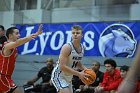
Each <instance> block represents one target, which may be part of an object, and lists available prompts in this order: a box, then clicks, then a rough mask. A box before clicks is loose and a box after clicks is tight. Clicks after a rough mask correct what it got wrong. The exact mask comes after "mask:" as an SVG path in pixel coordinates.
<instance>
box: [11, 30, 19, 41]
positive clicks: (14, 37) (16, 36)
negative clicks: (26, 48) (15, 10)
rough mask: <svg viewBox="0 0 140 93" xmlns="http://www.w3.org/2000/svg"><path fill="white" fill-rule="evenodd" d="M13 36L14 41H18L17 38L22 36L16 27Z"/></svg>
mask: <svg viewBox="0 0 140 93" xmlns="http://www.w3.org/2000/svg"><path fill="white" fill-rule="evenodd" d="M12 37H13V41H16V40H17V39H19V38H20V33H19V30H18V29H14V32H13V34H12Z"/></svg>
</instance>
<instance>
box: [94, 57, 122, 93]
mask: <svg viewBox="0 0 140 93" xmlns="http://www.w3.org/2000/svg"><path fill="white" fill-rule="evenodd" d="M104 66H105V67H106V72H105V73H104V77H103V82H102V83H101V84H100V85H99V86H97V87H96V88H95V92H96V93H110V91H111V90H114V86H112V84H113V83H114V82H115V81H117V80H119V79H120V70H118V69H116V66H117V64H116V62H115V60H113V59H107V60H105V61H104Z"/></svg>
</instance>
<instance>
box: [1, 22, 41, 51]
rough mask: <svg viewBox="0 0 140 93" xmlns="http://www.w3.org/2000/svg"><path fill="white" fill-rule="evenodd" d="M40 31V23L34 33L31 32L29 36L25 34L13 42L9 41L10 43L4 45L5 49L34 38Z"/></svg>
mask: <svg viewBox="0 0 140 93" xmlns="http://www.w3.org/2000/svg"><path fill="white" fill-rule="evenodd" d="M41 33H42V24H41V25H40V26H39V29H38V31H37V32H36V33H34V34H31V35H30V36H27V37H24V38H20V39H18V40H17V41H15V42H10V43H8V44H6V45H5V46H4V47H5V49H6V50H9V49H13V48H16V47H18V46H20V45H22V44H24V43H26V42H28V41H30V40H32V39H34V38H36V37H37V36H38V35H40V34H41Z"/></svg>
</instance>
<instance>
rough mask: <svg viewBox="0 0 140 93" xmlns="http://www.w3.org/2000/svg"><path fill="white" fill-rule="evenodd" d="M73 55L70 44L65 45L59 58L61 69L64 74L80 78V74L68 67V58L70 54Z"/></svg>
mask: <svg viewBox="0 0 140 93" xmlns="http://www.w3.org/2000/svg"><path fill="white" fill-rule="evenodd" d="M70 53H71V48H70V46H69V44H65V45H64V46H63V47H62V49H61V52H60V57H59V61H60V68H61V70H62V71H63V72H64V73H69V74H72V75H76V76H79V74H80V73H79V72H78V71H75V70H74V69H72V68H70V67H68V66H67V65H66V64H67V62H68V57H69V54H70Z"/></svg>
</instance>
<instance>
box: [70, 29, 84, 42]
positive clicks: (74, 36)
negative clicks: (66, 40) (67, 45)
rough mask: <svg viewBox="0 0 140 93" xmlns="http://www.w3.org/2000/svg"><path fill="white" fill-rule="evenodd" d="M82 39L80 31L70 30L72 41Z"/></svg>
mask: <svg viewBox="0 0 140 93" xmlns="http://www.w3.org/2000/svg"><path fill="white" fill-rule="evenodd" d="M81 38H82V31H81V30H76V29H72V40H74V41H75V40H81Z"/></svg>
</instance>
